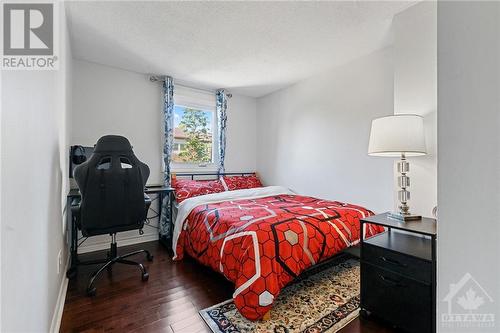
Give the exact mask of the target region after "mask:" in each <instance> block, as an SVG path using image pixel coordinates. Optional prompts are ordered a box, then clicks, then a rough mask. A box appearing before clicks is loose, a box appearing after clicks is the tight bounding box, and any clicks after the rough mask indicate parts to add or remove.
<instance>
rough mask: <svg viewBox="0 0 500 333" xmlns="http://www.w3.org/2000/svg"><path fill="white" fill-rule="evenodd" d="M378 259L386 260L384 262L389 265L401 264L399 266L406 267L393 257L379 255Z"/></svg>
mask: <svg viewBox="0 0 500 333" xmlns="http://www.w3.org/2000/svg"><path fill="white" fill-rule="evenodd" d="M380 259H381V260H382V261H383V262H386V263H388V264H391V265H396V266H401V267H406V266H407V265H406V264H402V263H400V262H399V261H397V260H394V259H389V258H386V257H380Z"/></svg>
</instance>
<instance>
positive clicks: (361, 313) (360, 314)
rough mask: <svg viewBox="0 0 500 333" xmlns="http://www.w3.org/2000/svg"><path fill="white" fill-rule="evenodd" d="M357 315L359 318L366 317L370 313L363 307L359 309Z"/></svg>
mask: <svg viewBox="0 0 500 333" xmlns="http://www.w3.org/2000/svg"><path fill="white" fill-rule="evenodd" d="M359 316H360V317H361V318H368V317H369V316H370V314H369V313H368V311H366V310H365V309H360V310H359Z"/></svg>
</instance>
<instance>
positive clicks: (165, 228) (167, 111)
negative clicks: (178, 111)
mask: <svg viewBox="0 0 500 333" xmlns="http://www.w3.org/2000/svg"><path fill="white" fill-rule="evenodd" d="M163 117H164V119H163V126H164V127H165V136H164V141H163V164H164V166H163V183H164V185H165V186H170V156H171V153H172V145H173V142H174V80H173V79H172V78H171V77H170V76H167V77H165V81H163ZM168 205H169V198H168V196H167V197H165V198H163V202H162V207H161V216H160V235H162V236H165V235H170V230H169V229H170V221H169V220H168V219H169V216H168V215H167V211H168Z"/></svg>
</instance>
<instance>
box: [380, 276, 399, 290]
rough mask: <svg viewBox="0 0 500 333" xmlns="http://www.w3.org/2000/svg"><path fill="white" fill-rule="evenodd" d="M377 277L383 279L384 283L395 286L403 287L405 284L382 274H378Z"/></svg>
mask: <svg viewBox="0 0 500 333" xmlns="http://www.w3.org/2000/svg"><path fill="white" fill-rule="evenodd" d="M379 277H380V279H381V280H382V281H384V282H385V283H386V284H388V285H391V286H395V287H404V286H405V285H404V284H402V283H401V282H399V281H396V280H393V279H391V278H388V277H387V276H383V275H380V274H379Z"/></svg>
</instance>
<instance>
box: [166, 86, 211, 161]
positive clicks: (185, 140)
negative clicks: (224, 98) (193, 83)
mask: <svg viewBox="0 0 500 333" xmlns="http://www.w3.org/2000/svg"><path fill="white" fill-rule="evenodd" d="M174 100H175V106H174V141H173V146H172V156H171V158H172V167H173V169H181V170H182V169H198V168H207V167H212V166H213V167H215V163H216V154H215V152H216V151H217V149H216V140H215V138H216V135H215V133H216V125H217V121H216V115H215V94H210V93H207V92H201V91H198V90H195V89H190V88H184V87H180V88H178V87H176V92H175V96H174Z"/></svg>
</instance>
